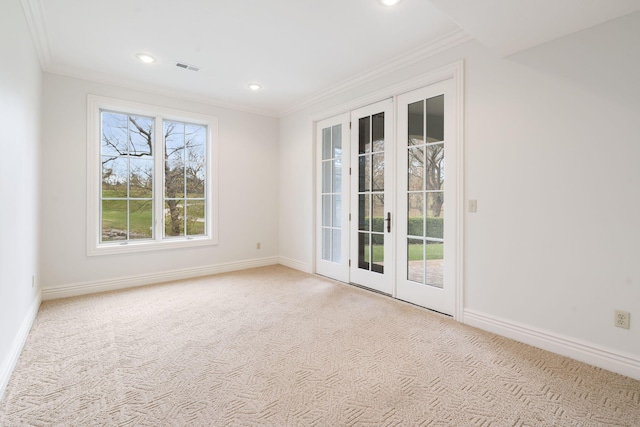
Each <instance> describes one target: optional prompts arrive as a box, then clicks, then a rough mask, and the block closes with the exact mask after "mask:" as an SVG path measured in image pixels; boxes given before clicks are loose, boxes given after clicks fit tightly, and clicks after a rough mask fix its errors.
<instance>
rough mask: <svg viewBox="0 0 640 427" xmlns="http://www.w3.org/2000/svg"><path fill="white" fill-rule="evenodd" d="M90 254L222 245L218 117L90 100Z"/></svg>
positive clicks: (92, 98) (104, 100)
mask: <svg viewBox="0 0 640 427" xmlns="http://www.w3.org/2000/svg"><path fill="white" fill-rule="evenodd" d="M88 116H89V126H88V129H89V135H88V141H89V143H88V150H87V152H88V176H89V185H88V188H89V191H88V213H89V215H88V222H89V223H88V236H89V239H88V254H89V255H97V254H108V253H122V252H136V251H146V250H153V249H160V248H175V247H182V246H194V245H195V246H197V245H208V244H215V243H216V242H217V222H216V221H215V220H214V219H215V218H216V216H217V212H216V209H215V208H216V194H217V191H216V180H215V179H214V176H215V171H216V165H215V164H214V162H215V161H216V157H217V156H216V155H215V149H216V138H217V119H216V118H215V117H211V116H204V115H200V114H193V113H186V112H181V111H173V110H167V109H164V108H159V107H153V106H148V105H142V104H135V103H130V102H124V101H117V100H112V99H107V98H101V97H97V96H92V95H90V96H89V99H88Z"/></svg>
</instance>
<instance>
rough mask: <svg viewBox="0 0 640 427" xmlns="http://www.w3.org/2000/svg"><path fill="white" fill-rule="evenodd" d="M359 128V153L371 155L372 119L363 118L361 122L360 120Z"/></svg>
mask: <svg viewBox="0 0 640 427" xmlns="http://www.w3.org/2000/svg"><path fill="white" fill-rule="evenodd" d="M358 126H360V127H359V130H360V132H359V134H358V135H359V141H358V142H359V149H358V153H360V154H364V153H369V152H371V134H370V126H371V122H370V118H369V117H363V118H361V119H360V120H358Z"/></svg>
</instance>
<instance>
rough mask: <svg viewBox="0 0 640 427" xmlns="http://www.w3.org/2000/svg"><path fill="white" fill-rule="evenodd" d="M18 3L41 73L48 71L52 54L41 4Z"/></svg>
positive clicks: (32, 1)
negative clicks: (20, 6) (20, 5)
mask: <svg viewBox="0 0 640 427" xmlns="http://www.w3.org/2000/svg"><path fill="white" fill-rule="evenodd" d="M20 2H21V3H22V10H23V11H24V17H25V19H26V21H27V26H28V27H29V32H30V33H31V39H32V40H33V46H34V47H35V49H36V54H37V55H38V60H39V61H40V67H41V68H42V70H43V71H48V70H49V68H50V67H51V63H52V54H51V46H50V45H49V36H48V35H47V26H46V23H45V19H44V13H43V10H42V3H40V0H21V1H20Z"/></svg>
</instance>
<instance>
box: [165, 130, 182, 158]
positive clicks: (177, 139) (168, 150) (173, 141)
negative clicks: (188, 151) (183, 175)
mask: <svg viewBox="0 0 640 427" xmlns="http://www.w3.org/2000/svg"><path fill="white" fill-rule="evenodd" d="M164 136H165V140H164V141H165V142H164V149H165V152H164V155H165V159H169V160H174V161H175V160H181V161H184V147H185V144H184V124H183V123H175V122H170V121H165V122H164Z"/></svg>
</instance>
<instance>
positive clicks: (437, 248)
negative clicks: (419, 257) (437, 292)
mask: <svg viewBox="0 0 640 427" xmlns="http://www.w3.org/2000/svg"><path fill="white" fill-rule="evenodd" d="M425 249H426V258H427V275H426V276H427V285H429V286H435V287H436V288H442V284H443V279H442V271H443V269H442V264H443V258H444V256H443V253H444V244H443V243H441V242H427V244H426V245H425Z"/></svg>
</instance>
